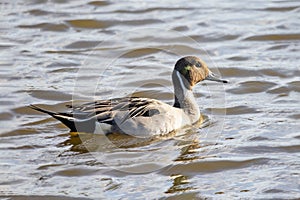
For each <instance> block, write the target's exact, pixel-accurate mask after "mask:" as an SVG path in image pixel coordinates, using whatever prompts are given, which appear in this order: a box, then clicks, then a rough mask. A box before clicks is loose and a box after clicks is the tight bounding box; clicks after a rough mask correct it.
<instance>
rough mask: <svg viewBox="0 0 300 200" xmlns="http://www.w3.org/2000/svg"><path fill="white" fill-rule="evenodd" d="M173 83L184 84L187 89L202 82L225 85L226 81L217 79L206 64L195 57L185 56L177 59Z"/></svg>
mask: <svg viewBox="0 0 300 200" xmlns="http://www.w3.org/2000/svg"><path fill="white" fill-rule="evenodd" d="M172 78H173V82H179V84H184V86H185V87H186V88H187V89H192V87H193V86H194V85H196V84H197V83H199V82H200V81H203V80H210V81H217V82H221V83H227V82H228V81H226V80H222V79H220V78H218V77H217V76H216V75H215V74H213V73H212V72H211V71H210V70H209V69H208V67H207V65H206V63H205V62H204V61H202V60H201V59H200V58H198V57H196V56H186V57H183V58H181V59H179V60H178V61H177V62H176V64H175V68H174V71H173V75H172Z"/></svg>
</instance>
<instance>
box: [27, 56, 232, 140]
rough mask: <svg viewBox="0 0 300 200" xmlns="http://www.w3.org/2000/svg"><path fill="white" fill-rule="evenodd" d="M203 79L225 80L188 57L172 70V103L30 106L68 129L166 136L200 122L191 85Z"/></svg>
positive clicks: (114, 101) (126, 99)
mask: <svg viewBox="0 0 300 200" xmlns="http://www.w3.org/2000/svg"><path fill="white" fill-rule="evenodd" d="M203 80H210V81H217V82H222V83H227V81H226V80H222V79H219V78H217V77H216V76H215V75H214V74H213V73H212V72H211V71H210V70H209V69H208V67H207V65H206V64H205V62H203V61H202V60H201V59H199V58H197V57H194V56H187V57H183V58H181V59H179V60H178V61H177V62H176V64H175V67H174V70H173V73H172V81H173V85H174V93H175V102H174V105H173V106H171V105H168V104H166V103H164V102H162V101H159V100H156V99H150V98H139V97H124V98H116V99H109V100H99V101H94V102H90V103H84V104H82V105H76V106H69V107H70V108H71V111H70V112H66V113H62V112H53V111H49V110H45V109H43V108H40V107H38V106H35V105H30V107H31V108H33V109H35V110H37V111H40V112H44V113H47V114H49V115H51V116H52V117H54V118H55V119H57V120H59V121H61V122H62V123H63V124H64V125H66V126H67V127H69V128H70V129H71V132H90V133H101V134H109V133H121V134H128V135H132V136H136V137H150V136H158V135H165V134H168V133H170V132H173V131H176V130H178V129H180V128H183V127H186V126H191V125H193V124H195V123H197V122H198V121H199V119H200V118H201V115H200V110H199V107H198V105H197V103H196V99H195V97H194V95H193V92H192V88H193V86H195V85H196V84H197V83H199V82H200V81H203Z"/></svg>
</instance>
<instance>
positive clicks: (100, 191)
mask: <svg viewBox="0 0 300 200" xmlns="http://www.w3.org/2000/svg"><path fill="white" fill-rule="evenodd" d="M0 13H1V14H0V15H1V18H0V33H1V34H0V51H1V57H0V65H1V68H0V88H1V99H0V102H1V104H0V119H1V121H0V124H1V131H0V137H1V140H0V155H1V156H0V158H1V161H0V162H1V163H0V171H1V174H0V197H1V198H5V197H8V198H7V199H27V198H30V199H44V198H45V199H46V198H47V199H69V198H70V197H73V198H78V199H145V198H146V199H200V198H214V199H215V198H219V199H229V198H236V199H249V198H250V199H251V198H255V199H261V198H262V199H265V198H267V199H271V198H277V199H296V198H300V181H299V180H300V153H299V152H300V132H299V130H300V123H299V119H300V109H299V108H300V104H299V100H300V78H299V77H300V71H299V69H300V64H299V60H300V54H299V51H300V31H299V30H300V29H299V28H300V3H299V2H298V1H266V2H263V1H230V2H227V3H224V2H223V1H217V0H213V1H205V2H202V3H201V2H183V1H149V2H148V3H146V2H142V1H118V3H117V1H116V2H113V1H83V0H76V1H70V0H61V1H59V0H55V1H45V0H28V1H1V3H0ZM206 52H207V53H206ZM183 55H197V56H200V57H202V58H203V59H204V60H205V61H207V62H208V64H209V66H211V68H212V70H213V71H215V72H218V73H219V74H221V75H222V77H223V78H226V79H228V80H230V84H227V85H224V86H223V85H222V84H215V83H211V82H206V83H201V84H199V85H198V86H196V88H195V94H196V96H197V101H198V104H199V106H200V108H201V110H202V112H203V114H204V116H205V117H206V118H207V120H206V125H205V126H203V127H202V128H200V129H199V128H192V129H190V130H182V133H181V135H179V136H175V137H173V138H172V137H169V138H161V139H159V140H156V141H138V142H137V141H135V140H131V139H130V140H128V138H123V137H121V138H118V137H112V138H110V139H111V140H108V139H107V138H105V137H104V136H96V137H95V136H93V135H90V134H82V135H80V137H74V136H71V135H70V134H69V132H68V129H67V128H65V127H64V126H63V125H62V124H61V123H59V122H57V121H55V120H53V119H51V118H50V117H49V116H46V115H44V114H41V113H37V112H35V111H33V110H30V109H29V108H27V105H29V104H42V105H43V106H44V107H45V108H51V109H57V110H60V111H62V110H66V109H65V107H64V105H65V104H67V103H70V101H72V100H76V101H78V100H82V99H92V98H99V99H105V98H111V97H122V96H125V95H129V94H131V93H135V95H137V96H146V97H152V98H158V99H161V100H163V101H165V102H168V103H172V85H171V82H170V74H171V71H172V68H173V65H174V63H175V61H176V60H177V59H178V58H179V57H181V56H183ZM53 105H56V107H55V106H54V107H53ZM120 144H128V145H127V147H123V148H118V147H120ZM9 197H10V198H9Z"/></svg>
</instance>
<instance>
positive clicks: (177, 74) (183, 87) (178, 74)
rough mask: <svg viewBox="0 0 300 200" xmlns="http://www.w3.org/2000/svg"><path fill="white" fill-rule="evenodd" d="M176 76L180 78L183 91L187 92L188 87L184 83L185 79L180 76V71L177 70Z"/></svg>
mask: <svg viewBox="0 0 300 200" xmlns="http://www.w3.org/2000/svg"><path fill="white" fill-rule="evenodd" d="M176 76H177V78H178V80H179V83H180V87H181V89H182V91H183V93H185V92H186V90H187V88H186V87H185V86H184V83H183V80H182V78H181V76H180V73H179V71H176Z"/></svg>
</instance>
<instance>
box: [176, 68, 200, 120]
mask: <svg viewBox="0 0 300 200" xmlns="http://www.w3.org/2000/svg"><path fill="white" fill-rule="evenodd" d="M172 79H173V84H174V93H175V102H174V107H176V108H180V109H183V111H184V113H185V114H187V116H189V118H190V120H191V121H192V122H196V121H198V120H199V118H200V110H199V107H198V104H197V102H196V99H195V97H194V94H193V91H192V89H191V87H189V88H188V87H187V85H188V84H187V82H185V81H187V80H184V78H183V76H182V75H181V74H180V73H179V72H178V71H174V72H173V74H172Z"/></svg>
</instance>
